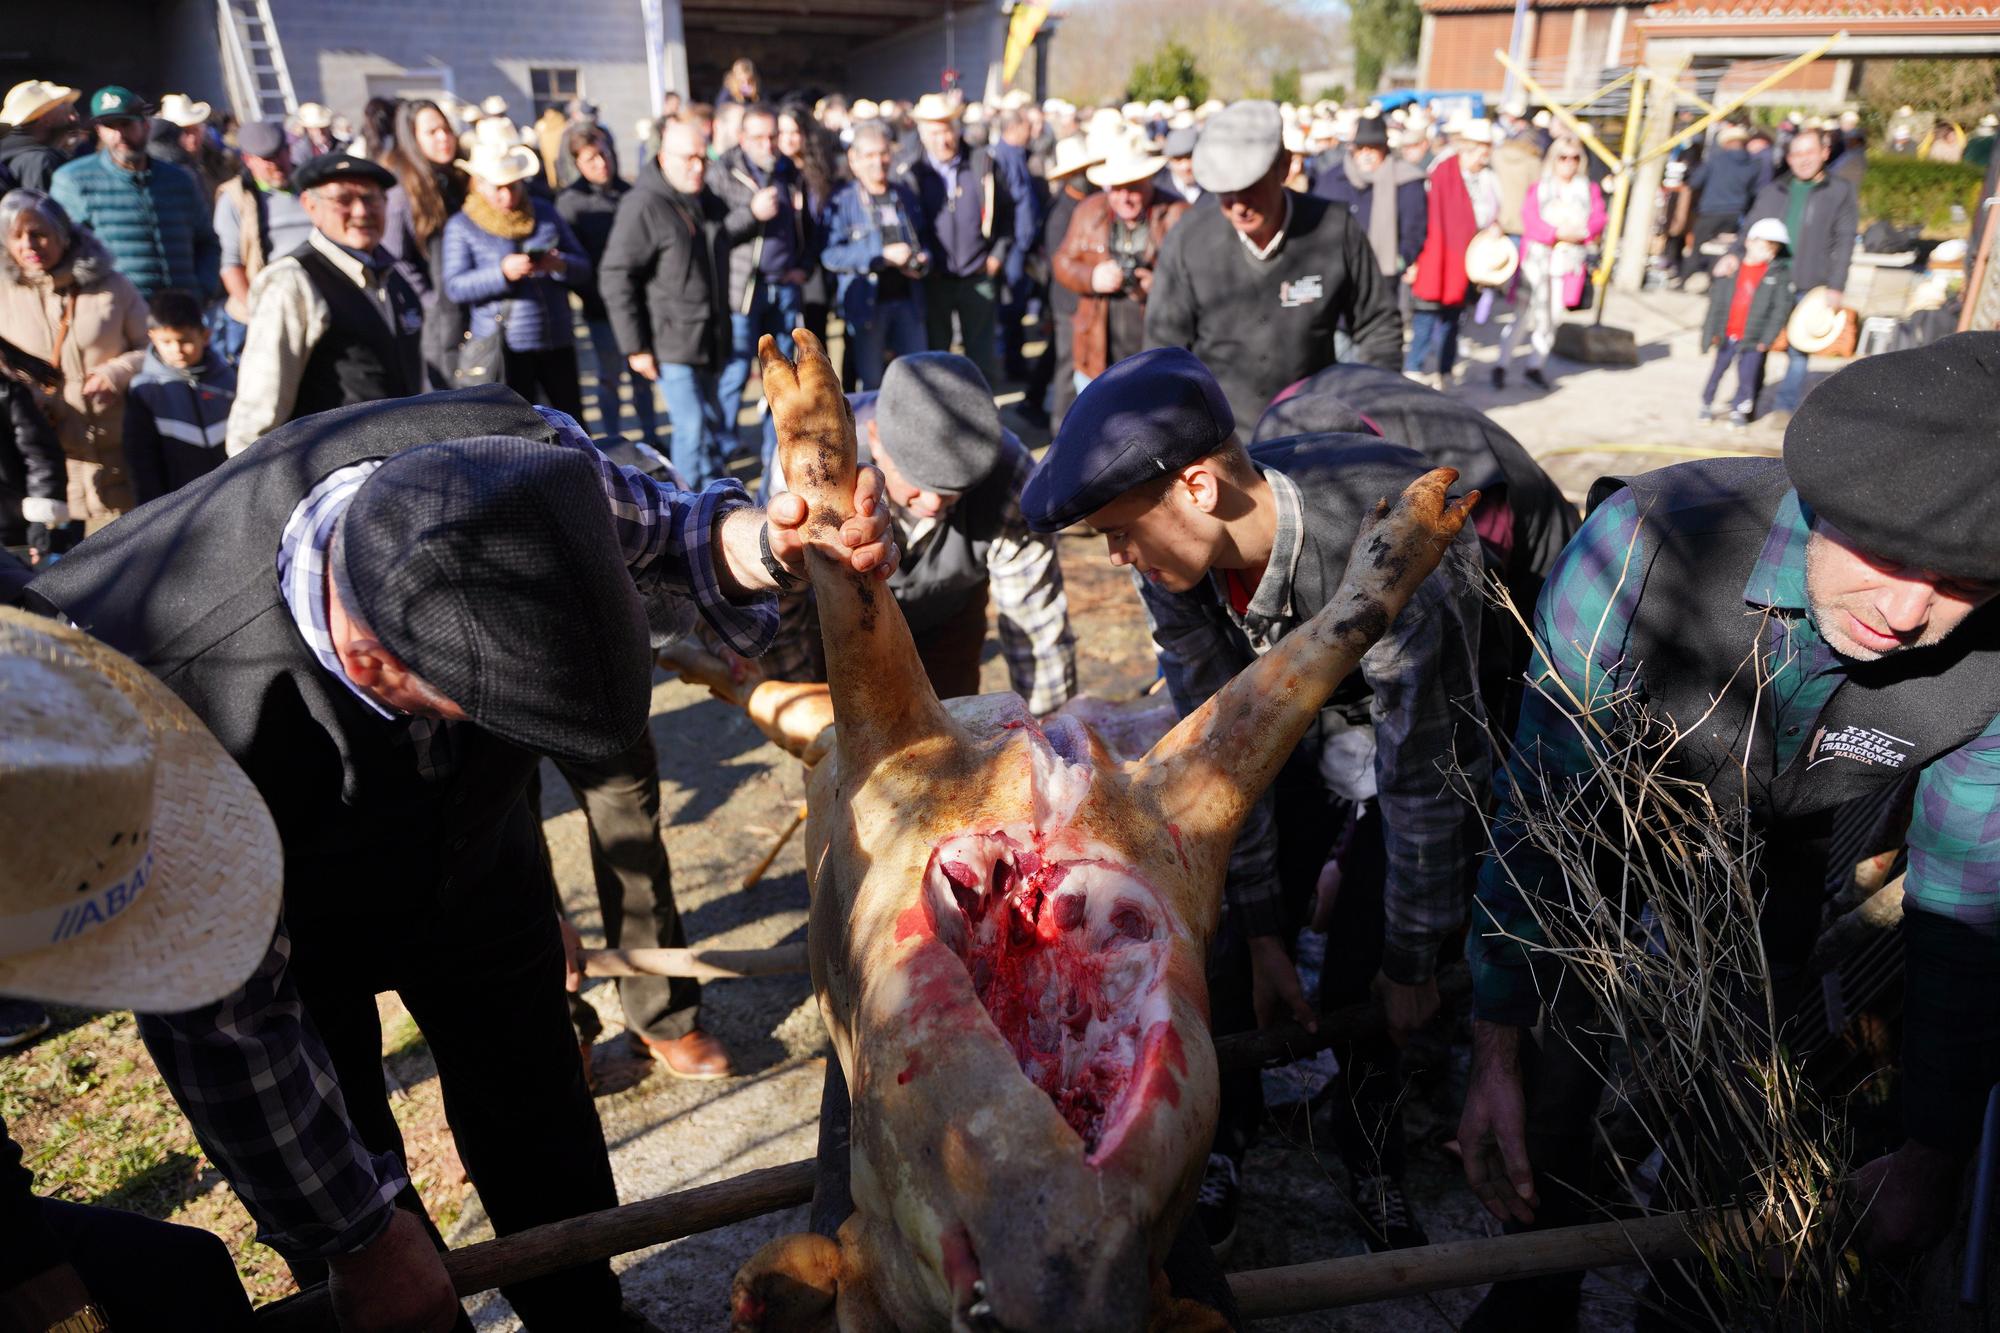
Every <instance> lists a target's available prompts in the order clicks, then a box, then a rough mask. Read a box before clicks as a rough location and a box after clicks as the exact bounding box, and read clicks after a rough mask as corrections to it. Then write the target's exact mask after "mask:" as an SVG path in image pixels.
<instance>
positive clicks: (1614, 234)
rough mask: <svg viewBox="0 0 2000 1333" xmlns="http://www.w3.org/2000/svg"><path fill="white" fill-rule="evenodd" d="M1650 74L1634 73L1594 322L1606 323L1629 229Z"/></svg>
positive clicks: (1643, 70) (1599, 272) (1636, 70)
mask: <svg viewBox="0 0 2000 1333" xmlns="http://www.w3.org/2000/svg"><path fill="white" fill-rule="evenodd" d="M1649 73H1650V71H1648V70H1647V69H1646V67H1645V66H1644V65H1638V66H1634V67H1633V70H1632V95H1631V96H1630V97H1629V98H1628V99H1627V101H1626V106H1625V137H1624V139H1623V140H1621V141H1620V144H1619V148H1618V157H1619V160H1620V161H1621V162H1623V163H1624V164H1625V165H1624V166H1623V167H1621V168H1620V169H1619V172H1618V181H1617V184H1616V185H1614V186H1613V187H1612V190H1611V216H1610V218H1609V219H1607V220H1606V222H1605V225H1604V235H1605V236H1606V237H1608V238H1610V239H1609V241H1608V242H1607V243H1606V244H1605V246H1604V255H1603V257H1602V258H1601V259H1600V260H1599V261H1598V265H1597V277H1596V280H1595V286H1596V288H1597V291H1596V300H1595V301H1594V303H1593V304H1595V305H1596V307H1597V309H1596V310H1595V311H1593V312H1592V313H1591V317H1590V322H1591V323H1593V324H1602V323H1603V322H1604V306H1605V303H1606V301H1607V300H1608V299H1609V298H1610V295H1611V266H1612V262H1613V261H1614V260H1615V259H1616V258H1617V257H1618V242H1617V238H1618V235H1619V229H1620V228H1621V227H1623V226H1624V225H1625V206H1626V205H1627V204H1629V203H1630V202H1631V201H1632V167H1631V163H1632V154H1633V153H1634V152H1636V151H1637V150H1638V147H1639V112H1640V109H1641V108H1642V107H1643V106H1644V105H1645V99H1646V80H1647V78H1648V76H1649Z"/></svg>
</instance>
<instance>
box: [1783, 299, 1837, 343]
mask: <svg viewBox="0 0 2000 1333" xmlns="http://www.w3.org/2000/svg"><path fill="white" fill-rule="evenodd" d="M1843 323H1845V320H1844V319H1843V318H1842V316H1841V313H1840V311H1838V310H1836V309H1834V307H1833V304H1832V302H1830V301H1828V300H1827V299H1826V288H1824V287H1815V288H1813V289H1812V290H1811V291H1809V292H1807V293H1806V294H1805V295H1804V296H1801V297H1800V298H1799V303H1798V304H1797V305H1796V306H1794V307H1792V317H1791V319H1789V320H1787V321H1786V322H1785V341H1786V342H1788V343H1790V344H1791V345H1792V348H1793V350H1795V351H1800V352H1804V353H1806V354H1807V355H1811V354H1812V353H1814V352H1824V351H1825V350H1826V349H1827V348H1829V347H1831V346H1833V344H1834V343H1835V342H1836V341H1838V340H1839V338H1840V330H1841V326H1842V324H1843Z"/></svg>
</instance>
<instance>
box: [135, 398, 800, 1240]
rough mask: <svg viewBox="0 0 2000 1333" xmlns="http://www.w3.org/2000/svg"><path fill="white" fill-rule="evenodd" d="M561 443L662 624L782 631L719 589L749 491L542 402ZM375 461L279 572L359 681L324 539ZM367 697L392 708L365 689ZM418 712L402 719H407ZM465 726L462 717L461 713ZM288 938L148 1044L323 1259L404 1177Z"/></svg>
mask: <svg viewBox="0 0 2000 1333" xmlns="http://www.w3.org/2000/svg"><path fill="white" fill-rule="evenodd" d="M538 410H540V411H541V412H542V415H543V416H544V417H545V418H546V419H547V420H548V421H549V423H550V424H551V425H553V426H554V427H555V428H556V430H557V432H558V434H559V436H560V442H561V443H562V444H564V445H566V446H568V447H570V448H576V449H587V450H589V451H590V453H591V455H592V456H593V457H595V458H596V459H597V460H598V463H599V469H600V473H601V475H602V478H603V481H604V493H605V499H606V500H607V502H608V503H609V504H610V507H611V515H612V523H613V526H614V528H615V529H616V531H617V534H618V542H619V545H620V547H621V548H623V551H624V554H625V563H626V566H627V568H629V569H630V570H631V571H632V575H633V580H634V582H635V584H636V585H637V586H638V587H639V589H640V591H641V593H642V594H643V595H644V596H645V599H646V602H647V610H648V613H649V616H650V618H651V620H652V623H653V626H654V631H655V634H656V635H665V636H671V635H672V634H674V633H677V632H680V633H684V632H686V631H687V630H688V629H690V628H692V626H693V621H694V617H695V615H696V614H699V615H700V616H701V617H702V618H704V619H706V620H707V622H708V624H709V625H710V626H711V627H712V628H713V629H714V630H715V631H716V633H718V634H720V635H721V636H722V638H723V639H724V640H725V641H726V642H727V643H728V644H729V646H730V647H732V648H734V649H735V650H736V651H737V652H739V653H742V654H744V655H745V656H753V657H754V656H756V655H757V654H759V653H761V652H763V651H764V649H765V648H766V647H767V646H769V644H770V642H771V637H772V635H773V634H774V633H775V632H776V630H777V620H778V615H777V599H776V598H775V597H773V596H770V595H763V596H759V597H755V598H751V599H748V600H746V601H744V602H740V603H739V602H732V601H730V600H729V599H728V598H727V597H725V596H724V595H723V593H722V587H721V583H720V581H719V578H718V575H717V571H716V568H715V557H714V544H713V537H714V533H715V528H716V525H717V524H718V523H720V522H721V521H722V520H723V518H724V517H726V516H727V515H728V514H729V513H731V512H732V511H734V510H736V509H740V508H742V507H743V506H745V505H747V504H748V503H749V497H748V496H747V495H745V494H744V491H743V488H742V487H741V486H740V485H738V484H737V483H736V482H734V481H720V482H716V483H714V484H712V485H710V486H709V487H708V489H706V490H704V491H702V492H700V493H699V494H693V493H690V492H688V491H684V490H680V489H678V488H676V487H673V486H670V485H667V484H665V483H662V482H658V481H655V480H653V479H652V478H650V477H648V476H646V475H645V474H644V473H642V472H639V471H637V470H635V469H632V468H626V467H620V466H618V465H616V464H614V463H612V462H611V461H610V460H609V459H607V458H605V457H604V455H603V454H602V453H600V452H599V451H598V450H597V448H596V446H595V445H593V444H592V443H591V442H590V438H589V437H588V436H587V435H585V434H584V433H583V429H582V428H581V427H580V426H578V425H577V424H576V422H575V421H573V420H571V419H570V418H569V417H567V416H565V415H563V414H562V413H560V412H556V411H553V410H552V409H547V408H542V409H538ZM376 466H378V464H377V463H374V462H365V463H359V464H355V465H354V466H352V467H347V468H342V469H340V470H339V471H337V472H334V473H330V474H329V475H328V476H327V477H325V478H323V479H322V480H321V482H320V484H319V485H317V486H315V487H314V488H313V490H312V491H311V492H310V493H309V494H308V495H307V496H306V498H305V499H304V500H302V501H301V502H300V503H299V506H298V507H297V509H295V510H294V511H293V514H292V518H291V521H290V522H289V523H288V524H287V525H286V527H285V531H284V534H283V537H282V538H281V541H280V547H279V551H278V556H277V572H278V577H279V580H280V585H281V587H282V589H283V594H284V597H285V602H286V605H287V606H288V607H289V608H290V610H291V613H292V618H293V620H294V622H295V623H296V624H297V625H298V627H299V633H300V635H301V636H302V637H303V638H304V639H305V641H306V644H307V645H308V646H309V647H310V648H311V649H312V652H313V655H314V656H315V657H317V658H318V659H319V661H320V663H321V665H323V666H324V667H325V668H326V669H327V670H328V671H330V672H332V673H333V674H334V675H335V676H336V677H338V678H339V679H340V680H341V681H342V682H343V683H345V684H348V686H349V688H353V686H352V682H349V681H348V680H347V677H346V675H345V673H343V672H342V671H341V669H340V663H339V660H338V658H336V657H335V656H334V652H333V641H332V638H331V636H330V635H329V634H328V631H327V619H326V578H325V570H326V551H327V544H328V543H329V542H330V541H331V540H332V536H333V530H334V527H335V525H336V524H337V523H338V521H339V518H340V515H341V514H342V512H344V511H345V509H346V507H347V504H348V502H349V501H350V500H352V499H353V497H354V493H355V492H356V491H357V490H359V489H360V486H361V483H362V482H363V481H364V480H366V478H367V475H368V473H369V472H371V471H373V470H374V468H375V467H376ZM356 693H357V694H358V695H360V697H361V699H362V701H363V702H364V703H366V704H367V705H368V706H369V707H370V708H372V709H374V710H375V711H376V712H378V713H381V714H382V715H383V716H385V717H386V716H390V714H389V712H388V710H386V709H384V708H383V707H382V706H381V705H380V704H379V703H377V702H376V701H375V700H373V699H370V698H369V697H368V696H367V695H365V694H361V693H360V691H358V690H357V691H356ZM422 721H423V720H422V719H411V725H412V727H413V728H416V726H417V724H418V723H420V722H422ZM455 725H469V724H455ZM434 730H435V728H434V727H433V726H432V724H425V725H424V727H423V728H422V729H421V734H417V733H416V732H414V731H413V734H412V738H411V739H412V741H413V745H414V748H415V756H414V760H413V762H417V763H418V764H420V765H424V766H426V769H425V775H426V776H427V777H432V776H436V777H443V776H447V775H448V768H440V769H439V770H438V771H437V772H436V773H435V774H433V772H432V770H431V768H430V767H429V765H431V764H432V763H433V762H434V760H435V758H436V756H435V754H434V752H433V750H432V749H431V746H430V745H429V744H427V742H431V741H432V740H434V734H433V733H434ZM290 958H291V940H290V937H289V936H288V935H287V934H286V931H285V927H284V925H283V924H282V923H280V925H279V927H278V933H277V936H276V938H274V939H273V940H272V943H271V949H270V952H269V953H268V954H267V955H266V956H265V958H264V961H263V963H262V964H261V965H260V966H259V967H258V969H257V971H256V972H255V973H254V974H253V975H252V976H251V977H250V979H249V980H248V981H246V982H245V983H244V984H243V986H242V988H241V989H239V990H238V991H236V992H235V993H234V994H232V995H230V996H228V997H227V998H225V999H224V1000H222V1001H220V1002H219V1003H217V1004H212V1005H209V1006H206V1007H205V1008H201V1009H196V1010H191V1011H189V1012H187V1013H183V1014H170V1015H146V1016H142V1017H141V1019H140V1022H141V1023H142V1024H143V1025H144V1027H145V1030H146V1034H147V1039H148V1045H149V1047H150V1049H151V1050H152V1052H153V1055H154V1058H155V1059H156V1060H157V1061H158V1063H159V1066H160V1073H161V1075H162V1076H163V1077H164V1078H165V1079H166V1081H167V1085H168V1086H169V1087H170V1088H172V1089H173V1092H174V1096H175V1098H176V1099H177V1100H178V1101H179V1102H180V1105H181V1109H182V1111H183V1112H184V1113H185V1114H186V1115H187V1118H188V1120H189V1122H190V1123H191V1124H192V1125H193V1126H194V1130H195V1134H196V1136H197V1137H198V1138H199V1139H200V1140H201V1144H202V1148H203V1150H204V1151H206V1152H207V1153H208V1155H209V1157H210V1158H212V1159H213V1160H214V1161H215V1162H216V1164H217V1165H218V1166H220V1167H221V1168H222V1171H223V1174H224V1175H226V1176H227V1177H228V1178H229V1183H230V1184H231V1185H232V1186H233V1187H234V1188H235V1190H236V1193H237V1195H238V1197H240V1198H241V1199H242V1200H243V1204H244V1206H245V1207H246V1208H248V1209H249V1210H250V1214H251V1216H252V1217H254V1218H255V1219H256V1221H257V1231H258V1237H259V1238H260V1239H261V1240H263V1241H264V1242H265V1243H266V1244H268V1245H271V1246H273V1247H274V1248H276V1249H278V1250H279V1251H281V1252H282V1253H284V1254H285V1255H286V1256H287V1257H292V1258H301V1257H310V1258H326V1257H329V1256H332V1255H338V1254H346V1253H349V1252H351V1251H353V1250H356V1249H359V1248H360V1247H362V1246H364V1245H366V1244H368V1243H369V1242H370V1241H372V1240H373V1239H375V1237H376V1236H377V1235H379V1234H380V1233H381V1231H382V1229H383V1228H384V1227H386V1226H387V1225H388V1224H389V1217H390V1213H389V1209H390V1207H391V1206H392V1201H393V1200H394V1199H395V1197H396V1194H397V1193H398V1191H400V1190H401V1189H402V1188H403V1187H404V1186H405V1185H407V1184H408V1183H409V1177H408V1175H407V1173H406V1172H405V1171H404V1169H403V1165H402V1163H401V1162H400V1161H399V1160H398V1159H397V1158H396V1156H395V1155H394V1154H392V1153H380V1154H377V1153H371V1152H370V1151H369V1150H368V1149H367V1148H366V1147H364V1146H363V1145H362V1143H361V1140H360V1138H359V1136H358V1135H357V1134H356V1133H355V1130H354V1127H353V1125H352V1124H351V1123H350V1122H349V1120H348V1118H347V1111H346V1108H345V1106H344V1105H343V1103H342V1102H341V1098H340V1085H339V1082H338V1080H337V1079H336V1078H335V1076H334V1073H333V1065H332V1062H331V1061H330V1060H329V1058H328V1057H327V1054H326V1050H325V1048H324V1047H323V1046H322V1045H321V1043H320V1040H319V1036H318V1034H317V1033H316V1032H315V1031H314V1030H313V1028H312V1026H311V1024H309V1023H308V1022H307V1021H306V1017H305V1011H304V1009H303V1007H302V1006H301V1004H300V1002H299V998H298V992H297V990H296V989H295V988H294V986H293V984H292V980H291V977H290V975H289V973H288V971H287V963H288V961H289V960H290Z"/></svg>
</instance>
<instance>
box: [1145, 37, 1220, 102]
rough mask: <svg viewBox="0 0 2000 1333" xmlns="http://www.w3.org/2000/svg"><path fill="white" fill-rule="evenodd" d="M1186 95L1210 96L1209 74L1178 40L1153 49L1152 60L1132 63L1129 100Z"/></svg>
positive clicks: (1198, 98) (1192, 98)
mask: <svg viewBox="0 0 2000 1333" xmlns="http://www.w3.org/2000/svg"><path fill="white" fill-rule="evenodd" d="M1176 97H1185V98H1187V99H1188V101H1189V102H1193V103H1197V104H1198V103H1201V102H1206V101H1207V100H1208V76H1207V75H1205V74H1203V73H1202V72H1201V67H1200V66H1199V65H1198V64H1196V63H1195V58H1194V52H1193V51H1190V50H1189V49H1188V48H1187V47H1185V46H1183V45H1181V44H1180V43H1179V42H1168V43H1167V44H1166V45H1164V46H1162V47H1161V48H1160V49H1159V50H1157V51H1155V52H1153V56H1152V58H1151V59H1150V60H1142V61H1140V62H1139V63H1138V64H1137V65H1135V66H1133V67H1132V77H1131V78H1130V79H1128V80H1126V83H1125V100H1126V101H1128V102H1171V101H1173V100H1174V99H1175V98H1176Z"/></svg>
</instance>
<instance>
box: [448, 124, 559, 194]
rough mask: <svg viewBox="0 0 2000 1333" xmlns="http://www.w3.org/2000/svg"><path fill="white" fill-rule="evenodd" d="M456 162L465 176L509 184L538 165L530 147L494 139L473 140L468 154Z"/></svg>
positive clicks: (491, 183) (529, 173)
mask: <svg viewBox="0 0 2000 1333" xmlns="http://www.w3.org/2000/svg"><path fill="white" fill-rule="evenodd" d="M479 123H480V124H482V125H484V124H485V123H486V122H485V121H483V120H482V121H481V122H479ZM458 166H459V169H460V170H462V171H464V172H465V173H466V174H467V175H468V176H477V177H478V178H479V179H480V180H483V181H485V182H486V183H487V184H488V185H512V184H513V183H514V182H515V181H524V180H526V179H528V177H530V176H532V175H534V174H535V173H536V172H538V171H540V170H541V169H542V164H541V162H540V160H539V159H537V158H536V157H535V154H534V150H533V149H531V148H528V147H526V146H525V145H523V144H518V143H515V144H506V143H496V142H493V141H492V140H482V141H481V142H478V143H475V144H473V145H472V156H471V157H469V158H466V159H465V160H463V161H461V162H460V163H459V164H458Z"/></svg>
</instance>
